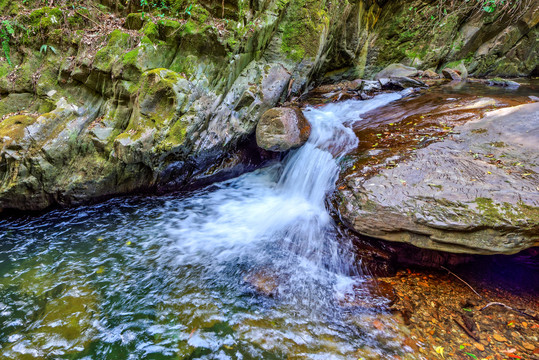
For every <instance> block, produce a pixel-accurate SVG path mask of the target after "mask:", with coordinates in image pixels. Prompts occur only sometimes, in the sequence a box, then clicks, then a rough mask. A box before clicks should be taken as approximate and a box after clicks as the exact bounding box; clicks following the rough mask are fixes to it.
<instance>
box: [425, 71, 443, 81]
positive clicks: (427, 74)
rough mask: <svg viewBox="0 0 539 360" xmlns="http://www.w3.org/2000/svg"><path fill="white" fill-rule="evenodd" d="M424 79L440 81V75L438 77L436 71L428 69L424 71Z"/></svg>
mask: <svg viewBox="0 0 539 360" xmlns="http://www.w3.org/2000/svg"><path fill="white" fill-rule="evenodd" d="M422 77H424V78H427V79H438V78H439V77H440V75H438V74H437V73H436V72H435V71H433V70H431V69H427V70H425V71H423V74H422Z"/></svg>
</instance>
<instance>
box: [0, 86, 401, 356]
mask: <svg viewBox="0 0 539 360" xmlns="http://www.w3.org/2000/svg"><path fill="white" fill-rule="evenodd" d="M400 97H401V95H400V94H398V93H394V94H382V95H378V96H376V97H375V98H373V99H371V100H367V101H355V100H349V101H345V102H341V103H338V104H330V105H325V106H323V107H319V108H308V109H307V110H305V115H306V116H307V118H308V119H309V120H310V122H311V123H312V134H311V136H310V138H309V141H308V142H307V144H305V145H304V146H303V147H301V148H300V149H298V150H294V151H292V152H290V154H289V155H288V156H287V158H286V159H285V160H284V161H283V162H282V163H277V164H274V165H272V166H269V167H267V168H264V169H260V170H257V171H254V172H252V173H249V174H245V175H243V176H240V177H238V178H235V179H232V180H229V181H225V182H222V183H218V184H214V185H212V186H209V187H207V188H205V189H202V190H200V191H196V192H193V193H190V194H187V195H185V196H181V197H180V196H177V195H175V196H172V195H170V196H165V197H154V198H136V197H135V198H121V199H114V200H111V201H108V202H106V203H104V204H101V205H95V206H87V207H81V208H77V209H69V210H57V211H52V212H50V213H48V214H45V215H43V216H40V217H37V218H19V219H11V220H0V228H1V229H2V231H1V233H0V358H10V359H11V358H12V359H19V358H20V359H23V358H24V359H27V358H29V359H34V358H44V359H49V358H50V359H52V358H54V359H56V358H61V359H64V358H69V359H195V358H203V359H262V358H264V359H286V358H294V359H296V358H308V359H357V358H361V357H364V356H365V357H368V356H375V358H376V357H377V356H382V354H385V355H384V356H386V355H387V356H389V355H390V354H394V355H397V354H402V352H403V348H402V346H401V343H402V334H401V333H400V332H399V331H397V330H390V329H391V328H387V329H386V330H384V331H379V330H376V329H375V328H372V326H370V325H368V324H369V322H372V320H373V319H381V321H387V322H391V321H392V320H391V317H390V316H389V315H388V314H387V313H386V311H385V309H384V306H383V299H380V298H377V297H375V296H371V295H369V291H368V288H367V287H365V286H362V284H363V283H365V282H367V281H368V278H367V277H365V276H364V275H363V274H362V272H361V266H360V264H359V262H358V261H356V260H355V259H354V257H353V255H352V254H353V252H352V251H351V249H350V246H351V245H350V244H346V243H345V241H343V240H342V239H341V240H338V239H339V238H338V237H337V236H336V232H337V229H336V227H335V225H334V223H333V221H332V218H331V217H330V215H329V213H328V210H327V209H326V204H325V201H326V198H327V196H328V194H330V193H331V192H332V191H333V189H334V186H335V182H336V180H337V177H338V174H339V170H340V160H341V159H342V157H343V156H344V155H346V154H347V153H348V152H350V151H351V150H353V149H354V148H355V147H356V146H357V141H358V140H357V138H356V136H355V135H354V132H353V131H352V130H351V129H350V128H349V126H351V125H352V123H353V122H357V121H361V115H362V114H363V113H365V112H366V111H368V110H371V109H374V108H376V107H380V106H383V105H385V104H388V103H389V102H391V101H394V100H396V99H398V98H400ZM358 297H360V298H361V299H363V300H362V301H363V302H365V301H366V302H368V303H369V306H365V305H364V304H363V303H361V302H358V300H357V298H358ZM365 299H366V300H365ZM358 303H361V304H363V305H361V306H360V305H358Z"/></svg>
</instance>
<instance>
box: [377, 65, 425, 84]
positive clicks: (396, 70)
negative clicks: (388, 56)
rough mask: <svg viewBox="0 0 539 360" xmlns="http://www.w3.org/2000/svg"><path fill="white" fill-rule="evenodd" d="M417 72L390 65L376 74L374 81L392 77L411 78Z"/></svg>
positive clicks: (414, 69) (405, 67) (412, 68)
mask: <svg viewBox="0 0 539 360" xmlns="http://www.w3.org/2000/svg"><path fill="white" fill-rule="evenodd" d="M417 74H418V71H417V69H416V68H414V67H411V66H406V65H402V64H391V65H388V66H387V67H385V68H384V70H382V71H380V72H379V73H378V74H376V76H375V79H376V80H379V79H383V78H393V77H411V76H416V75H417Z"/></svg>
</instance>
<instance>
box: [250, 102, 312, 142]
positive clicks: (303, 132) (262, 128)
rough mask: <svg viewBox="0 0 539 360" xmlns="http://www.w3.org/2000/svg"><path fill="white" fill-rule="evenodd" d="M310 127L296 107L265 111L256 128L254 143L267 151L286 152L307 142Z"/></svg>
mask: <svg viewBox="0 0 539 360" xmlns="http://www.w3.org/2000/svg"><path fill="white" fill-rule="evenodd" d="M310 134H311V125H310V124H309V122H308V121H307V119H306V118H305V116H304V115H303V113H302V112H301V110H300V109H299V108H297V107H283V108H274V109H270V110H268V111H266V112H265V113H264V114H263V115H262V117H261V118H260V121H259V122H258V124H257V126H256V143H257V144H258V146H259V147H261V148H262V149H264V150H269V151H279V152H281V151H287V150H290V149H293V148H297V147H299V146H301V145H303V144H305V142H306V141H307V139H308V138H309V135H310Z"/></svg>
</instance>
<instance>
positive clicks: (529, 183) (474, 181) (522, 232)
mask: <svg viewBox="0 0 539 360" xmlns="http://www.w3.org/2000/svg"><path fill="white" fill-rule="evenodd" d="M446 99H447V100H448V101H447V103H446V104H445V105H444V106H441V107H438V109H437V110H435V109H433V108H431V109H430V110H431V112H430V113H424V114H421V115H419V114H416V115H411V114H410V113H409V112H408V113H407V109H406V106H405V107H404V108H401V109H400V111H401V112H400V113H399V112H398V111H397V109H392V108H391V106H389V107H388V109H386V110H385V111H386V112H387V118H384V115H383V114H380V113H378V114H377V116H373V119H376V121H378V123H377V124H372V123H371V124H370V125H363V126H365V127H369V126H370V127H371V129H370V130H365V128H363V133H362V129H361V125H360V129H357V131H358V132H359V137H360V140H362V139H363V140H364V141H363V144H361V143H360V149H361V148H363V149H365V147H367V146H368V145H367V146H366V144H365V143H368V144H372V145H370V150H367V149H368V148H367V149H365V150H367V151H366V152H365V153H363V154H362V155H359V160H357V161H356V164H355V165H354V167H353V168H352V170H350V171H349V172H348V173H346V174H345V175H344V177H343V184H342V185H341V186H340V187H339V193H338V195H337V201H339V210H340V214H341V217H342V220H343V221H344V222H345V223H346V224H348V225H349V226H350V227H352V228H353V229H354V230H355V231H357V232H359V233H361V234H364V235H368V236H372V237H375V238H380V239H385V240H391V241H400V242H406V243H411V244H414V245H416V246H419V247H423V248H428V249H435V250H443V251H449V252H455V253H476V254H492V253H508V254H509V253H515V252H518V251H520V250H522V249H525V248H528V247H532V246H535V245H537V244H538V243H539V237H538V235H537V234H539V212H538V211H539V208H538V206H539V188H538V184H539V178H538V172H539V168H538V167H537V164H538V163H539V159H538V154H539V149H538V148H537V144H539V133H538V130H537V129H538V127H537V126H538V122H537V119H538V116H539V115H538V114H539V105H538V104H525V105H521V106H513V107H509V108H505V109H500V110H494V109H495V108H496V107H502V106H507V105H511V102H510V101H509V98H505V99H501V98H497V99H496V98H486V97H485V98H477V97H476V98H475V99H473V100H472V101H468V102H462V101H461V102H460V104H455V103H453V100H452V99H455V98H452V97H447V98H446ZM517 99H518V97H514V100H515V101H514V102H513V103H512V104H515V103H518V101H517ZM423 100H424V101H427V99H423ZM418 101H419V100H418ZM521 101H522V100H521ZM412 102H413V101H412ZM427 108H428V106H426V107H425V109H427ZM486 110H494V111H490V112H488V113H487V114H486V115H485V116H484V117H483V118H481V117H482V116H483V115H482V114H483V113H484V112H485V111H486ZM392 111H393V112H392ZM380 115H382V116H380ZM384 120H386V121H395V122H394V123H393V122H392V123H389V124H387V123H386V124H384V123H383V122H384ZM466 122H468V123H466ZM459 124H460V125H459ZM463 124H464V125H463ZM382 125H383V126H382ZM373 132H374V133H373ZM376 132H377V133H376ZM365 138H367V139H368V141H366V140H367V139H365ZM374 142H375V143H374ZM373 143H374V144H373Z"/></svg>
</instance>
